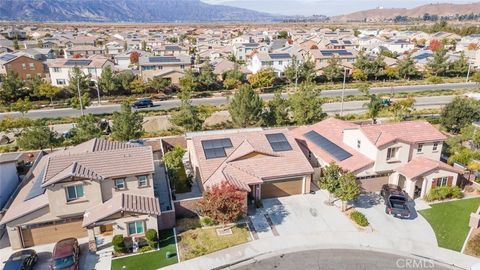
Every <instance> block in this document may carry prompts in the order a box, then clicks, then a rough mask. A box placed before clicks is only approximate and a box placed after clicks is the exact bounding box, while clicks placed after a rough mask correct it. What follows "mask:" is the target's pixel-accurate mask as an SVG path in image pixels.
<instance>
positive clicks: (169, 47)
mask: <svg viewBox="0 0 480 270" xmlns="http://www.w3.org/2000/svg"><path fill="white" fill-rule="evenodd" d="M165 50H167V51H180V50H181V49H180V47H178V46H174V45H173V46H172V45H166V46H165Z"/></svg>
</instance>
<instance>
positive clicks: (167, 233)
mask: <svg viewBox="0 0 480 270" xmlns="http://www.w3.org/2000/svg"><path fill="white" fill-rule="evenodd" d="M159 239H160V242H159V244H160V250H158V251H154V252H148V253H144V254H139V255H135V256H130V257H124V258H119V259H113V260H112V270H128V269H142V270H154V269H158V268H160V267H164V266H167V265H171V264H174V263H177V262H178V258H177V255H176V253H177V249H176V246H175V236H174V235H173V230H171V229H169V230H163V231H160V233H159ZM168 251H170V252H171V253H173V254H175V256H173V257H171V258H168V259H167V258H166V257H165V254H166V253H167V252H168Z"/></svg>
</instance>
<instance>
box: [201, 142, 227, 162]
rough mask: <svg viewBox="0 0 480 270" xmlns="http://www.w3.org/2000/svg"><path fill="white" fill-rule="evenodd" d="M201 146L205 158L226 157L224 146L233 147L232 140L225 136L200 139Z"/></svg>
mask: <svg viewBox="0 0 480 270" xmlns="http://www.w3.org/2000/svg"><path fill="white" fill-rule="evenodd" d="M202 147H203V153H204V154H205V158H207V159H211V158H219V157H226V156H227V154H226V153H225V148H230V147H233V145H232V141H231V140H230V139H228V138H226V139H214V140H205V141H202Z"/></svg>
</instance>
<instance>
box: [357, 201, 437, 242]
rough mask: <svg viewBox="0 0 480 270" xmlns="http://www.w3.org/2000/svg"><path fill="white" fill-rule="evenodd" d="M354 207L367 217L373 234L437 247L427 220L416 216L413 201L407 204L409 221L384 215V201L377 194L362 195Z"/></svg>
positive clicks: (433, 233)
mask: <svg viewBox="0 0 480 270" xmlns="http://www.w3.org/2000/svg"><path fill="white" fill-rule="evenodd" d="M354 206H355V208H356V209H357V210H358V211H359V212H362V213H363V214H364V215H365V216H366V217H367V219H368V221H369V222H370V224H371V227H372V229H373V230H374V232H378V233H380V234H382V235H384V236H387V237H388V236H395V237H396V238H402V239H406V240H412V241H418V242H422V243H425V244H430V245H434V246H438V244H437V238H436V237H435V232H434V231H433V229H432V227H431V226H430V224H429V223H428V222H427V220H425V219H424V218H423V217H422V216H421V215H419V214H417V212H416V210H415V202H414V201H411V202H409V208H410V211H411V213H412V216H411V217H410V218H409V219H399V218H395V217H393V216H391V215H387V214H385V204H384V201H383V199H382V198H381V197H380V195H377V194H362V195H361V196H360V197H359V198H358V199H357V200H356V201H355V202H354Z"/></svg>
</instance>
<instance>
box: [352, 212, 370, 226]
mask: <svg viewBox="0 0 480 270" xmlns="http://www.w3.org/2000/svg"><path fill="white" fill-rule="evenodd" d="M350 218H351V219H352V220H353V221H355V223H357V224H358V225H360V226H362V227H366V226H368V225H369V224H370V223H368V220H367V218H366V217H365V215H364V214H362V213H360V212H358V211H353V212H352V213H350Z"/></svg>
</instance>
